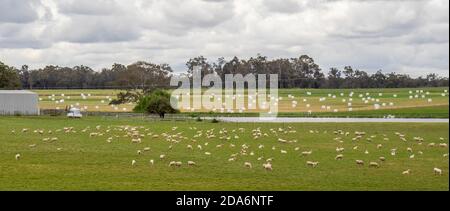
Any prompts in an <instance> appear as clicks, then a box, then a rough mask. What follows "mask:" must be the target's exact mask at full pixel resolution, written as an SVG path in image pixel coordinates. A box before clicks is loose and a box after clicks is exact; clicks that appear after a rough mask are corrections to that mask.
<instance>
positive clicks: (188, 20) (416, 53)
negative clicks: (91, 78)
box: [0, 0, 449, 76]
mask: <svg viewBox="0 0 450 211" xmlns="http://www.w3.org/2000/svg"><path fill="white" fill-rule="evenodd" d="M0 5H2V7H0V60H1V61H3V62H5V63H8V64H11V65H15V66H21V65H22V64H29V65H30V66H31V67H32V68H37V67H41V66H43V65H47V64H56V65H64V66H74V65H78V64H85V65H89V66H92V67H93V68H95V69H97V70H99V69H100V68H103V67H109V66H110V65H111V64H113V63H114V62H120V63H125V64H128V63H131V62H133V61H136V60H150V61H153V62H156V63H162V62H167V63H169V64H171V65H172V66H173V67H174V69H176V70H178V71H184V63H185V62H186V61H187V60H188V59H189V58H191V57H195V56H198V55H203V56H205V57H207V58H209V59H210V60H214V59H216V58H218V57H221V56H224V57H226V58H231V57H232V56H235V55H236V56H238V57H241V58H248V57H250V56H255V55H256V54H258V53H261V54H263V55H267V56H269V57H272V58H280V57H298V56H299V55H302V54H308V55H310V56H312V57H313V58H314V59H315V61H316V62H317V63H318V64H319V65H320V66H321V67H322V68H323V69H324V70H325V71H326V70H327V69H328V68H329V67H335V66H336V67H343V66H345V65H352V66H355V67H357V68H360V69H363V70H368V71H372V72H373V71H376V70H378V69H383V70H384V71H385V72H390V71H395V72H401V73H408V74H411V75H414V76H416V75H423V74H426V73H430V72H436V73H439V74H440V75H443V76H448V75H449V74H448V70H449V53H448V52H449V15H448V14H449V2H448V1H447V0H429V1H428V0H396V1H386V0H374V1H366V0H283V1H275V0H249V1H241V0H170V1H167V0H89V1H88V0H76V1H75V0H58V1H57V0H34V1H31V0H29V1H28V0H23V1H13V0H0Z"/></svg>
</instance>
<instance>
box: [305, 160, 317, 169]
mask: <svg viewBox="0 0 450 211" xmlns="http://www.w3.org/2000/svg"><path fill="white" fill-rule="evenodd" d="M306 165H308V166H311V167H312V168H316V167H317V166H318V165H319V162H313V161H307V162H306Z"/></svg>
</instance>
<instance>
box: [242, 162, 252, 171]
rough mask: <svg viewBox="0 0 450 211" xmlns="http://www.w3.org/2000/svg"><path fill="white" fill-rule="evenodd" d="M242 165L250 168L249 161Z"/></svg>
mask: <svg viewBox="0 0 450 211" xmlns="http://www.w3.org/2000/svg"><path fill="white" fill-rule="evenodd" d="M244 166H245V167H247V168H250V169H251V168H252V164H251V163H249V162H245V163H244Z"/></svg>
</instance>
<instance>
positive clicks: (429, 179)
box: [0, 117, 449, 191]
mask: <svg viewBox="0 0 450 211" xmlns="http://www.w3.org/2000/svg"><path fill="white" fill-rule="evenodd" d="M0 125H1V126H0V190H441V191H448V189H449V176H448V171H449V162H448V161H449V160H448V143H449V141H448V138H449V133H448V129H449V125H448V124H385V123H379V124H378V123H377V124H325V123H324V124H320V123H318V124H301V123H299V124H237V123H216V124H213V123H210V122H193V121H186V122H185V121H183V122H171V121H156V122H155V121H145V120H141V119H134V118H126V119H116V118H107V117H88V118H84V119H79V120H70V119H67V118H62V117H61V118H60V117H0ZM161 155H164V156H161ZM338 155H341V156H338ZM381 157H384V159H382V158H381ZM341 158H342V159H341ZM356 160H361V161H363V162H364V165H357V163H356ZM382 160H385V161H382ZM188 161H192V162H194V163H195V165H194V164H192V163H191V165H188ZM308 161H310V163H316V162H318V163H317V165H307V162H308ZM177 162H181V163H177ZM371 162H376V163H377V164H378V165H379V167H376V166H373V167H370V166H369V165H370V163H371ZM170 163H172V164H173V165H172V166H169V165H170ZM249 164H250V165H249ZM263 164H266V165H267V164H270V167H271V168H272V170H270V169H269V168H266V169H265V168H263ZM250 167H251V168H250ZM434 168H439V169H440V170H442V175H438V174H436V171H435V170H434ZM408 170H409V171H408Z"/></svg>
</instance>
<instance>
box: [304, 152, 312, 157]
mask: <svg viewBox="0 0 450 211" xmlns="http://www.w3.org/2000/svg"><path fill="white" fill-rule="evenodd" d="M311 154H312V151H305V152H302V156H308V155H311Z"/></svg>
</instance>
